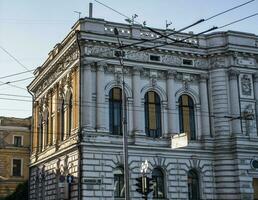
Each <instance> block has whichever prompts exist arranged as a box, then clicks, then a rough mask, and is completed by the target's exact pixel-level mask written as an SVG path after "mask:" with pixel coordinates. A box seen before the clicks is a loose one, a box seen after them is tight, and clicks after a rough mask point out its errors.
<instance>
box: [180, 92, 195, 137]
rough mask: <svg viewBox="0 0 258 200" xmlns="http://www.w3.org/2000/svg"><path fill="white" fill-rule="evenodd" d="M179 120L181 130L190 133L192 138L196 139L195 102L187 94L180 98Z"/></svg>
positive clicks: (189, 135)
mask: <svg viewBox="0 0 258 200" xmlns="http://www.w3.org/2000/svg"><path fill="white" fill-rule="evenodd" d="M179 122H180V132H181V133H186V134H188V138H189V139H190V140H196V134H195V117H194V102H193V100H192V98H191V97H189V96H188V95H185V94H183V95H182V96H181V97H180V98H179Z"/></svg>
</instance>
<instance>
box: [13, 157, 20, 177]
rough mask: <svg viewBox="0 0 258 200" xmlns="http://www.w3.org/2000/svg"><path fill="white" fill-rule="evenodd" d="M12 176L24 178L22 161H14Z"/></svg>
mask: <svg viewBox="0 0 258 200" xmlns="http://www.w3.org/2000/svg"><path fill="white" fill-rule="evenodd" d="M12 175H13V176H22V160H21V159H17V158H15V159H13V163H12Z"/></svg>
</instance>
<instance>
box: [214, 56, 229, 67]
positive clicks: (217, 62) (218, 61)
mask: <svg viewBox="0 0 258 200" xmlns="http://www.w3.org/2000/svg"><path fill="white" fill-rule="evenodd" d="M210 66H211V68H212V69H217V68H224V67H226V58H225V57H219V56H214V57H211V58H210Z"/></svg>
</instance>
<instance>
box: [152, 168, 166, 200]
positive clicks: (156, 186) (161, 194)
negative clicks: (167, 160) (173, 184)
mask: <svg viewBox="0 0 258 200" xmlns="http://www.w3.org/2000/svg"><path fill="white" fill-rule="evenodd" d="M152 180H153V198H155V199H163V198H165V187H164V174H163V172H162V170H161V169H159V168H155V169H154V170H153V171H152Z"/></svg>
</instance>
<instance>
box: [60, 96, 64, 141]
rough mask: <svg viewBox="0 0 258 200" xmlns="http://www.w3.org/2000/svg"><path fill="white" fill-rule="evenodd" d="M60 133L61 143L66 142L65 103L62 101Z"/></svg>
mask: <svg viewBox="0 0 258 200" xmlns="http://www.w3.org/2000/svg"><path fill="white" fill-rule="evenodd" d="M60 131H61V141H63V140H64V135H65V133H64V131H65V101H64V99H62V102H61V110H60Z"/></svg>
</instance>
